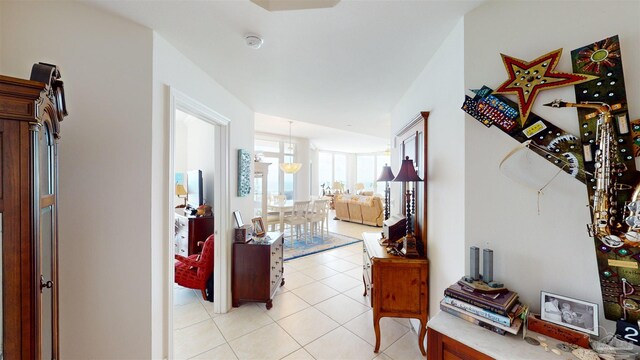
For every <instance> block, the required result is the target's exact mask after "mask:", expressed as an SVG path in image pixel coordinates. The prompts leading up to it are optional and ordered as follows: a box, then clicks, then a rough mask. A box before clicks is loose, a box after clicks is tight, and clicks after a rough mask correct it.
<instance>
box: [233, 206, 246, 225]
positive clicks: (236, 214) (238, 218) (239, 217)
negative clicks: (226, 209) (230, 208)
mask: <svg viewBox="0 0 640 360" xmlns="http://www.w3.org/2000/svg"><path fill="white" fill-rule="evenodd" d="M233 218H234V219H235V221H236V228H241V227H242V226H243V225H244V222H242V215H240V211H239V210H238V211H234V212H233Z"/></svg>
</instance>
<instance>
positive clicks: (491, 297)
mask: <svg viewBox="0 0 640 360" xmlns="http://www.w3.org/2000/svg"><path fill="white" fill-rule="evenodd" d="M440 309H441V310H442V311H445V312H447V313H449V314H451V315H454V316H457V317H459V318H461V319H463V320H466V321H469V322H471V323H474V324H476V325H479V326H481V327H483V328H485V329H488V330H491V331H493V332H496V333H498V334H500V335H504V334H506V333H511V334H514V335H516V334H518V332H519V331H520V327H522V319H521V318H520V314H522V312H523V311H524V310H525V309H524V307H523V306H522V305H520V303H519V302H518V294H517V293H516V292H513V291H509V290H507V289H504V290H503V291H501V292H496V293H486V292H482V291H479V290H477V289H475V288H473V287H470V286H467V285H465V284H464V283H462V284H461V283H460V282H458V283H455V284H453V285H451V286H449V287H448V288H447V289H446V290H445V291H444V299H443V300H442V301H441V302H440Z"/></svg>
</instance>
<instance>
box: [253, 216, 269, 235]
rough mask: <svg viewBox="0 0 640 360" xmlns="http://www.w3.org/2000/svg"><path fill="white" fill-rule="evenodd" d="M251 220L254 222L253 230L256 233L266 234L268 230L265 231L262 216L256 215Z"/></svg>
mask: <svg viewBox="0 0 640 360" xmlns="http://www.w3.org/2000/svg"><path fill="white" fill-rule="evenodd" d="M251 222H252V223H253V231H254V232H255V233H256V236H257V237H263V236H264V235H265V234H266V231H264V224H263V223H262V218H261V217H255V218H253V219H251Z"/></svg>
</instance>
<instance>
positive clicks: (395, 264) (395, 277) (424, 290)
mask: <svg viewBox="0 0 640 360" xmlns="http://www.w3.org/2000/svg"><path fill="white" fill-rule="evenodd" d="M362 238H363V240H364V241H363V247H364V255H363V256H364V258H363V266H362V268H363V274H362V280H363V281H364V295H367V291H370V292H371V306H372V307H373V328H374V331H375V333H376V346H375V349H374V352H378V350H379V349H380V318H382V317H385V316H391V317H400V318H415V319H418V320H420V334H419V337H418V346H420V351H421V352H422V355H425V354H426V351H425V349H424V337H425V335H426V330H427V320H428V318H429V286H428V273H429V261H428V260H427V259H426V258H418V259H409V258H405V257H402V256H396V255H391V254H388V253H387V251H386V247H385V246H381V245H380V244H379V243H378V239H379V238H380V233H363V234H362Z"/></svg>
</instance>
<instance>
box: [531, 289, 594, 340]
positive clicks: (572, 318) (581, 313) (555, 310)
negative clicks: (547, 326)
mask: <svg viewBox="0 0 640 360" xmlns="http://www.w3.org/2000/svg"><path fill="white" fill-rule="evenodd" d="M540 317H541V318H542V320H544V321H548V322H552V323H554V324H558V325H561V326H564V327H568V328H570V329H574V330H578V331H582V332H585V333H588V334H592V335H596V336H597V335H598V304H594V303H589V302H586V301H582V300H577V299H572V298H570V297H566V296H562V295H556V294H552V293H548V292H544V291H541V292H540Z"/></svg>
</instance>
